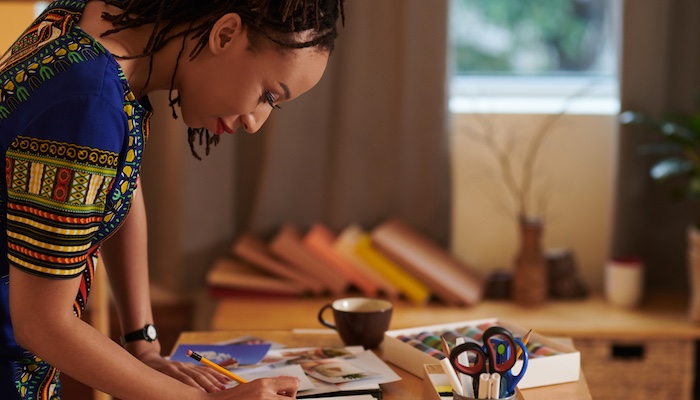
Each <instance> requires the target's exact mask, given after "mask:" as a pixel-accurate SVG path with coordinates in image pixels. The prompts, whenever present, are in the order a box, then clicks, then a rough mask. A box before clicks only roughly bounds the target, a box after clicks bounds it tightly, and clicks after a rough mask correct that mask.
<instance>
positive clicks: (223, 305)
mask: <svg viewBox="0 0 700 400" xmlns="http://www.w3.org/2000/svg"><path fill="white" fill-rule="evenodd" d="M332 300H333V299H331V298H304V299H286V298H282V299H280V298H277V299H251V298H247V299H246V298H231V299H225V300H221V301H220V302H219V303H218V305H217V307H216V309H215V311H214V315H213V318H212V320H211V326H210V329H212V330H236V329H295V328H323V327H322V326H321V325H320V324H319V322H318V321H317V318H316V317H317V310H319V309H320V308H321V306H323V305H324V304H326V303H329V302H330V301H332ZM394 304H395V309H394V315H393V317H392V321H391V325H390V329H402V328H410V327H416V326H424V325H434V324H442V323H449V322H459V321H467V320H472V319H479V318H494V317H496V318H499V319H503V320H508V321H509V322H513V323H516V324H518V325H521V326H523V327H525V328H531V329H534V330H535V331H537V332H538V333H540V334H544V335H548V336H561V337H571V338H574V339H576V338H587V339H592V338H616V337H620V338H622V337H624V338H625V339H630V340H653V339H696V338H700V325H696V324H694V323H692V322H690V321H689V320H688V319H687V317H686V312H687V311H686V310H687V298H684V297H674V296H669V295H665V296H654V297H649V298H647V299H646V300H645V301H644V303H643V304H642V305H641V307H640V308H638V309H636V310H625V309H621V308H616V307H612V306H609V305H608V304H606V303H605V301H604V300H603V299H602V298H601V297H599V296H592V297H590V298H589V299H586V300H581V301H558V302H555V301H550V302H547V303H546V304H544V305H542V306H539V307H532V308H527V307H521V306H517V305H514V304H513V303H511V302H507V301H483V302H481V303H480V304H478V305H475V306H472V307H464V308H455V307H447V306H444V305H442V304H431V305H428V306H424V307H416V306H412V305H409V304H408V303H405V302H403V301H395V302H394ZM326 318H332V317H331V316H330V312H329V313H328V315H327V316H326Z"/></svg>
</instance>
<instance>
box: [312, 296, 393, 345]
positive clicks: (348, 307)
mask: <svg viewBox="0 0 700 400" xmlns="http://www.w3.org/2000/svg"><path fill="white" fill-rule="evenodd" d="M329 308H330V309H331V310H333V319H334V321H335V324H332V323H330V322H328V321H326V320H325V319H324V318H323V313H324V311H326V310H327V309H329ZM392 310H393V305H392V304H391V303H390V302H388V301H386V300H380V299H369V298H364V297H350V298H345V299H339V300H336V301H334V302H332V303H328V304H326V305H324V306H323V307H321V309H320V310H319V312H318V321H319V322H320V323H321V324H323V325H325V326H327V327H329V328H331V329H335V330H336V331H338V334H339V335H340V338H341V339H342V340H343V343H345V345H346V346H357V345H361V346H363V347H364V348H366V349H374V348H376V347H377V346H379V344H380V343H381V342H382V340H383V339H384V332H386V331H387V329H389V322H390V321H391V313H392Z"/></svg>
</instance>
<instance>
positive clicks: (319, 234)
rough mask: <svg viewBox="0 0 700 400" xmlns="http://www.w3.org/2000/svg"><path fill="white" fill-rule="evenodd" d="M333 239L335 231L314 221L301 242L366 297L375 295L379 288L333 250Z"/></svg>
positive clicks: (334, 238) (334, 239)
mask: <svg viewBox="0 0 700 400" xmlns="http://www.w3.org/2000/svg"><path fill="white" fill-rule="evenodd" d="M335 241H336V236H335V233H333V231H331V230H330V229H329V228H328V227H327V226H325V225H324V224H322V223H320V222H317V223H315V224H314V225H313V226H312V227H311V229H309V231H308V232H307V233H306V235H304V239H303V243H304V245H305V246H306V247H307V248H308V249H309V251H311V252H312V253H314V254H315V255H316V256H317V257H318V258H320V259H322V260H323V261H324V262H325V263H326V264H328V265H329V266H331V267H333V268H335V270H336V271H337V272H338V273H339V274H341V275H343V276H345V279H347V280H348V281H349V282H350V283H352V284H353V285H354V286H355V287H356V288H357V289H358V290H359V291H360V292H362V294H363V295H365V296H368V297H375V296H377V293H378V291H379V290H378V288H377V286H376V285H375V284H374V282H372V281H371V280H370V279H368V278H367V277H366V276H365V275H364V274H363V273H362V271H360V270H358V269H357V268H355V266H353V265H352V264H350V263H349V262H347V261H346V260H345V259H344V258H343V257H341V256H340V255H339V254H338V253H337V252H336V251H335V249H334V248H333V243H334V242H335Z"/></svg>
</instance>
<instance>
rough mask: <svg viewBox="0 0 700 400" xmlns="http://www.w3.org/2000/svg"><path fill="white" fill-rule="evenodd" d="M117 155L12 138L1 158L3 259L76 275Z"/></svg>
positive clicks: (97, 220) (97, 222) (101, 208)
mask: <svg viewBox="0 0 700 400" xmlns="http://www.w3.org/2000/svg"><path fill="white" fill-rule="evenodd" d="M117 157H118V155H117V154H115V153H110V152H106V151H102V150H96V149H89V148H85V147H81V146H76V145H72V144H68V143H57V142H52V141H48V140H41V139H35V138H27V137H21V136H20V137H17V138H16V139H15V140H14V142H12V145H11V147H10V149H8V151H7V156H6V159H5V178H6V181H7V193H8V202H7V235H8V259H9V260H10V261H11V262H12V263H13V264H15V265H17V266H20V267H22V268H25V269H27V270H30V271H34V272H40V273H43V274H51V275H61V276H65V277H73V276H76V275H78V274H80V273H81V272H82V271H83V269H84V268H85V262H86V259H87V256H88V253H87V250H88V249H89V248H90V247H92V242H93V236H94V234H95V232H97V230H98V228H99V225H100V223H101V222H102V212H103V211H104V208H105V197H106V195H107V191H108V189H109V187H110V185H111V183H112V180H113V179H114V176H115V174H116V172H115V171H116V162H117V160H118V158H117ZM91 162H94V163H91Z"/></svg>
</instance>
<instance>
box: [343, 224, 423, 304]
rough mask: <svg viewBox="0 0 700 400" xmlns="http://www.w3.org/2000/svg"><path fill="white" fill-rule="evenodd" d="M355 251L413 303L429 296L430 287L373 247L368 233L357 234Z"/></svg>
mask: <svg viewBox="0 0 700 400" xmlns="http://www.w3.org/2000/svg"><path fill="white" fill-rule="evenodd" d="M355 251H356V252H357V255H358V256H360V258H362V259H363V260H365V261H366V262H367V263H368V264H370V265H371V266H372V267H373V268H374V269H375V270H376V271H377V272H379V274H381V275H382V276H384V277H385V278H387V279H388V280H389V281H391V282H392V283H393V284H394V285H396V287H397V288H398V289H399V290H400V291H401V293H403V295H404V296H406V299H408V300H409V301H410V302H412V303H413V304H417V305H422V304H425V303H426V302H427V301H428V299H429V298H430V289H428V287H427V286H425V285H424V284H423V283H421V282H420V281H419V280H418V279H417V278H415V277H414V276H412V275H410V274H408V273H407V272H406V271H404V270H403V269H401V267H399V266H398V265H397V264H396V263H394V262H393V261H391V260H390V259H388V258H387V257H386V256H384V255H383V254H382V253H380V252H379V251H378V250H377V249H375V248H374V246H373V245H372V240H371V239H370V237H369V235H368V234H366V233H363V234H361V235H360V236H359V238H358V240H357V244H356V246H355Z"/></svg>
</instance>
